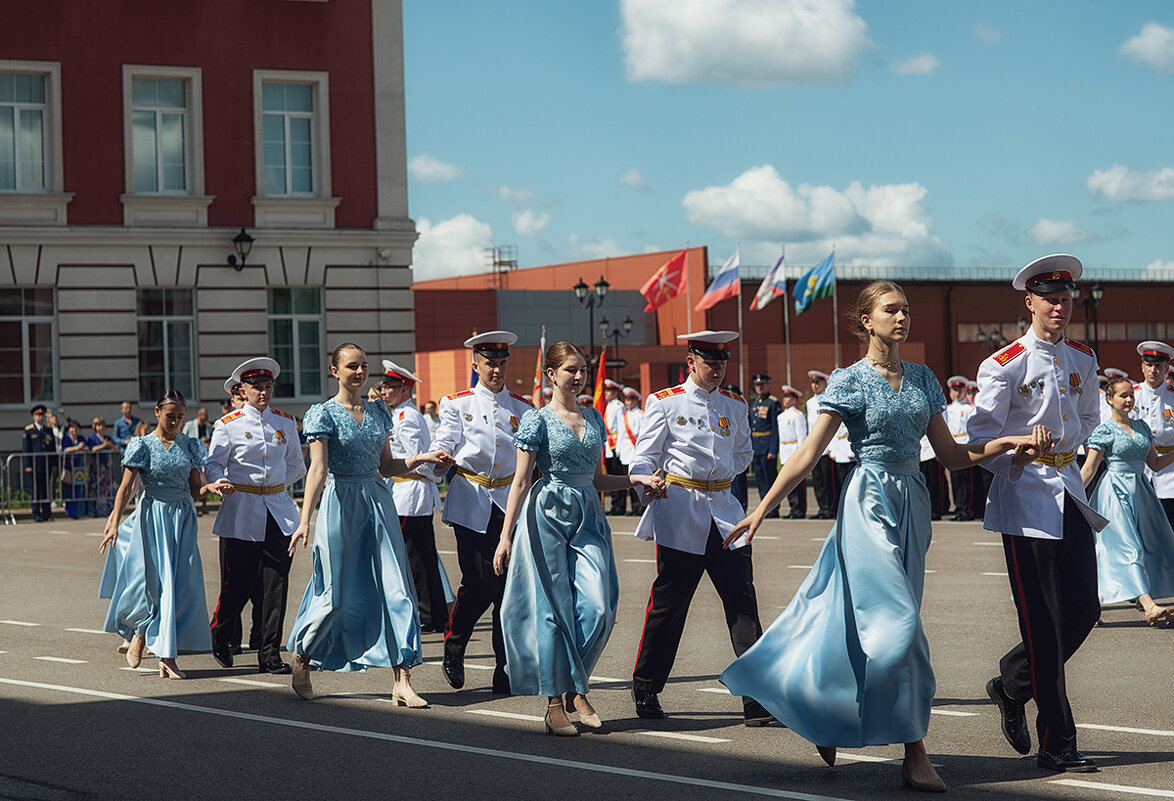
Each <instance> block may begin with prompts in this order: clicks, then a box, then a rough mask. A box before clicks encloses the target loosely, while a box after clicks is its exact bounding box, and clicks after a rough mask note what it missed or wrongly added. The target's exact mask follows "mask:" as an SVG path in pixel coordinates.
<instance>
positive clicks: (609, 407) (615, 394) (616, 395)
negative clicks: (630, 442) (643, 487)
mask: <svg viewBox="0 0 1174 801" xmlns="http://www.w3.org/2000/svg"><path fill="white" fill-rule="evenodd" d="M623 388H624V385H623V384H621V383H620V382H618V381H613V380H612V379H610V378H605V379H604V380H603V399H604V401H606V405H605V406H604V414H603V425H604V428H606V429H607V444H606V447H605V448H604V449H603V467H604V469H605V470H607V472H608V473H609V474H611V475H619V476H624V475H627V474H628V470H627V468H626V467H625V466H624V463H623V462H622V461H621V460H620V451H619V444H620V436H621V433H622V432H621V431H620V415H622V414H623V413H624V402H623V401H622V400H620V390H622V389H623ZM592 400H594V398H593V399H592ZM608 497H609V498H611V507H610V508H609V509H608V511H607V513H608V514H609V515H622V514H626V513H627V511H628V490H618V491H616V492H609V493H608Z"/></svg>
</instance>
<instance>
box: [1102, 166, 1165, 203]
mask: <svg viewBox="0 0 1174 801" xmlns="http://www.w3.org/2000/svg"><path fill="white" fill-rule="evenodd" d="M1087 183H1088V191H1089V192H1091V193H1092V194H1094V195H1097V194H1099V195H1101V196H1103V197H1104V198H1105V199H1106V200H1112V201H1116V202H1118V203H1128V202H1141V203H1156V202H1159V201H1162V200H1174V167H1163V168H1162V169H1160V170H1158V171H1157V172H1132V171H1130V169H1129V168H1128V167H1126V166H1124V165H1122V164H1114V165H1113V166H1112V167H1110V168H1109V169H1107V170H1096V171H1095V172H1093V174H1092V175H1090V176H1089V177H1088V182H1087Z"/></svg>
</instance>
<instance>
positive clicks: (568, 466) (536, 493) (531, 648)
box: [493, 342, 664, 737]
mask: <svg viewBox="0 0 1174 801" xmlns="http://www.w3.org/2000/svg"><path fill="white" fill-rule="evenodd" d="M543 367H544V369H545V371H546V377H547V379H548V380H549V382H550V385H551V386H552V387H553V388H554V393H553V395H552V396H551V399H550V402H549V403H548V404H547V405H546V406H543V407H542V408H541V409H532V410H530V411H528V412H526V413H525V414H524V415H522V419H521V422H520V424H519V426H518V431H517V433H516V434H515V435H514V441H515V442H516V443H517V447H518V464H517V469H516V470H515V472H514V481H513V483H512V484H511V485H510V494H509V500H508V501H507V502H506V508H505V522H504V523H503V525H502V527H501V539H500V541H499V543H498V546H497V551H496V553H494V556H493V569H494V571H496V573H497V575H499V576H500V575H502V574H504V573H506V572H507V569H508V575H507V576H506V585H505V595H504V598H503V601H502V614H501V621H502V634H503V635H504V637H505V651H506V672H507V673H508V674H509V678H510V691H511V692H512V693H513V694H514V695H541V696H545V697H546V700H547V704H546V721H545V723H546V731H547V733H548V734H553V735H556V736H562V737H573V736H575V735H577V734H578V733H579V731H578V729H576V728H575V726H574V725H573V724H572V723H571V721H570V719H569V718H568V717H567V713H568V712H578V713H579V721H580V722H581V723H582V724H583V725H584V726H587V727H589V728H593V729H598V728H601V727H602V725H603V723H602V721H600V719H599V715H598V714H597V713H596V712H595V709H594V707H592V706H591V703H590V702H589V701H588V700H587V689H588V688H587V682H588V678H589V676H590V675H591V671H592V670H593V669H594V667H595V665H596V663H597V662H598V661H599V657H600V655H601V654H602V653H603V648H604V646H605V645H607V640H608V637H609V636H610V634H611V629H612V625H613V624H614V623H615V617H616V603H617V602H618V600H619V584H618V581H617V577H616V566H615V560H614V558H613V556H612V544H611V527H610V526H609V525H608V523H607V518H605V517H604V515H603V506H602V505H601V504H600V501H599V493H601V492H613V491H616V490H626V489H629V488H630V487H634V486H637V485H643V486H644V487H646V488H647V490H648V492H649V497H658V496H660V495H662V494H663V492H664V479H662V478H660V477H658V476H646V475H645V476H641V475H636V476H627V475H606V474H604V473H603V469H602V465H603V462H602V457H603V445H604V442H606V439H607V432H606V429H605V428H604V424H603V418H602V417H601V416H600V414H599V412H598V411H596V410H595V409H593V408H591V407H587V408H586V409H584V408H583V407H582V406H580V405H579V403H578V400H577V397H576V396H577V395H578V394H579V392H580V391H581V390H582V389H583V386H584V384H585V383H586V381H587V360H586V359H585V358H584V357H583V352H582V351H580V350H579V348H578V347H577V346H575V345H572V344H571V343H570V342H556V343H555V344H553V345H551V346H550V347H549V348H547V349H546V360H545V362H544V366H543ZM535 465H537V467H538V469H539V470H541V471H542V477H541V478H539V479H538V481H536V482H534V484H533V486H531V483H530V481H531V478H532V476H533V473H534V467H535ZM515 523H516V524H517V536H516V538H515V535H514V524H515Z"/></svg>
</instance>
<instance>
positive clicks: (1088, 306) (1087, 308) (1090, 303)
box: [1072, 281, 1105, 350]
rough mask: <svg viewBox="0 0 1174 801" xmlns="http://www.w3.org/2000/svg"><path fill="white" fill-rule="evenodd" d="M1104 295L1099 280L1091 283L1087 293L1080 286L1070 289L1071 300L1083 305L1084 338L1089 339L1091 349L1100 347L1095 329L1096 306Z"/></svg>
mask: <svg viewBox="0 0 1174 801" xmlns="http://www.w3.org/2000/svg"><path fill="white" fill-rule="evenodd" d="M1104 296H1105V290H1104V288H1103V287H1102V286H1101V284H1100V282H1099V281H1098V282H1097V283H1095V284H1093V285H1092V288H1091V289H1089V290H1088V295H1087V296H1084V294H1083V293H1082V292H1081V291H1080V287H1076V288H1075V289H1073V290H1072V300H1073V301H1079V302H1080V304H1081V305H1082V306H1084V329H1085V330H1084V338H1085V339H1087V340H1089V344H1091V345H1092V349H1093V350H1099V349H1100V344H1101V343H1100V339H1101V338H1100V336H1099V332H1098V331H1097V328H1098V326H1097V306H1099V305H1100V304H1101V298H1103V297H1104Z"/></svg>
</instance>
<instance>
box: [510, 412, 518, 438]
mask: <svg viewBox="0 0 1174 801" xmlns="http://www.w3.org/2000/svg"><path fill="white" fill-rule="evenodd" d="M510 429H512V431H513V433H515V434H517V433H518V418H517V417H515V416H514V415H512V414H511V415H510Z"/></svg>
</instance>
